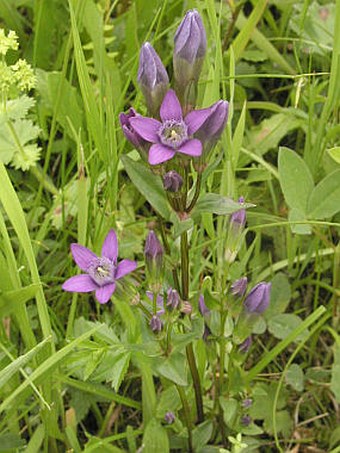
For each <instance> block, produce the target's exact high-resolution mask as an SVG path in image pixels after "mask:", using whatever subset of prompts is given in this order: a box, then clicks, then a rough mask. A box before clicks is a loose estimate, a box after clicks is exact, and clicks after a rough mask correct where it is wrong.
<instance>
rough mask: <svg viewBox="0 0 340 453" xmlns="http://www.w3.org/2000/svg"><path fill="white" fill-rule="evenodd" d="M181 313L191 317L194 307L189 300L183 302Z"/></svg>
mask: <svg viewBox="0 0 340 453" xmlns="http://www.w3.org/2000/svg"><path fill="white" fill-rule="evenodd" d="M181 312H182V313H184V314H185V315H191V313H192V306H191V304H190V303H189V302H188V301H187V300H185V301H183V303H182V309H181Z"/></svg>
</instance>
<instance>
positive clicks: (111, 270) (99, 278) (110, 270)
mask: <svg viewBox="0 0 340 453" xmlns="http://www.w3.org/2000/svg"><path fill="white" fill-rule="evenodd" d="M71 252H72V255H73V259H74V261H75V262H76V264H77V265H78V266H79V267H80V269H81V270H82V271H84V272H86V273H85V274H80V275H75V276H74V277H71V278H69V279H68V280H66V282H65V283H64V284H63V286H62V288H63V290H65V291H69V292H76V293H88V292H91V291H95V293H96V299H97V300H98V302H99V303H101V304H106V303H107V302H108V301H109V300H110V298H111V296H112V294H113V293H114V292H115V290H116V280H119V279H120V278H122V277H124V276H125V275H127V274H129V273H130V272H132V271H134V270H135V269H136V267H137V263H136V262H135V261H130V260H122V261H121V262H120V263H117V256H118V241H117V236H116V233H115V231H114V230H110V231H109V233H108V235H107V236H106V238H105V240H104V243H103V247H102V256H97V255H96V254H95V253H93V252H92V251H91V250H89V249H88V248H87V247H84V246H83V245H80V244H71Z"/></svg>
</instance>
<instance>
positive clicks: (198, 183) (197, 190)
mask: <svg viewBox="0 0 340 453" xmlns="http://www.w3.org/2000/svg"><path fill="white" fill-rule="evenodd" d="M201 184H202V173H197V179H196V186H195V193H194V196H193V197H192V200H191V202H190V204H189V206H188V207H187V208H186V210H185V212H188V213H189V212H191V211H192V210H193V209H194V207H195V204H196V203H197V200H198V197H199V195H200V191H201Z"/></svg>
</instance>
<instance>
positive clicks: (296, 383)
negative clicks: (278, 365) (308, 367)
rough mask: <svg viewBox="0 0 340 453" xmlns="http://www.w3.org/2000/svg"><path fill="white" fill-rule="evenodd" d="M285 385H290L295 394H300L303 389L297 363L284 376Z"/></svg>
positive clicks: (300, 372) (302, 381) (302, 380)
mask: <svg viewBox="0 0 340 453" xmlns="http://www.w3.org/2000/svg"><path fill="white" fill-rule="evenodd" d="M285 379H286V383H287V384H289V385H291V386H292V387H293V389H294V390H296V391H297V392H302V390H303V387H304V374H303V371H302V369H301V368H300V366H299V365H298V364H297V363H293V364H292V365H291V366H290V367H289V368H288V370H287V373H286V375H285Z"/></svg>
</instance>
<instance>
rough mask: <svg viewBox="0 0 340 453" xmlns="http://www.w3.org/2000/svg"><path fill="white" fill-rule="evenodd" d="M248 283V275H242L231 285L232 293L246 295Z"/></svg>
mask: <svg viewBox="0 0 340 453" xmlns="http://www.w3.org/2000/svg"><path fill="white" fill-rule="evenodd" d="M247 285H248V279H247V277H241V278H239V279H238V280H236V281H235V282H234V283H233V284H232V285H231V294H232V295H233V296H235V297H242V296H244V294H245V292H246V290H247Z"/></svg>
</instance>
